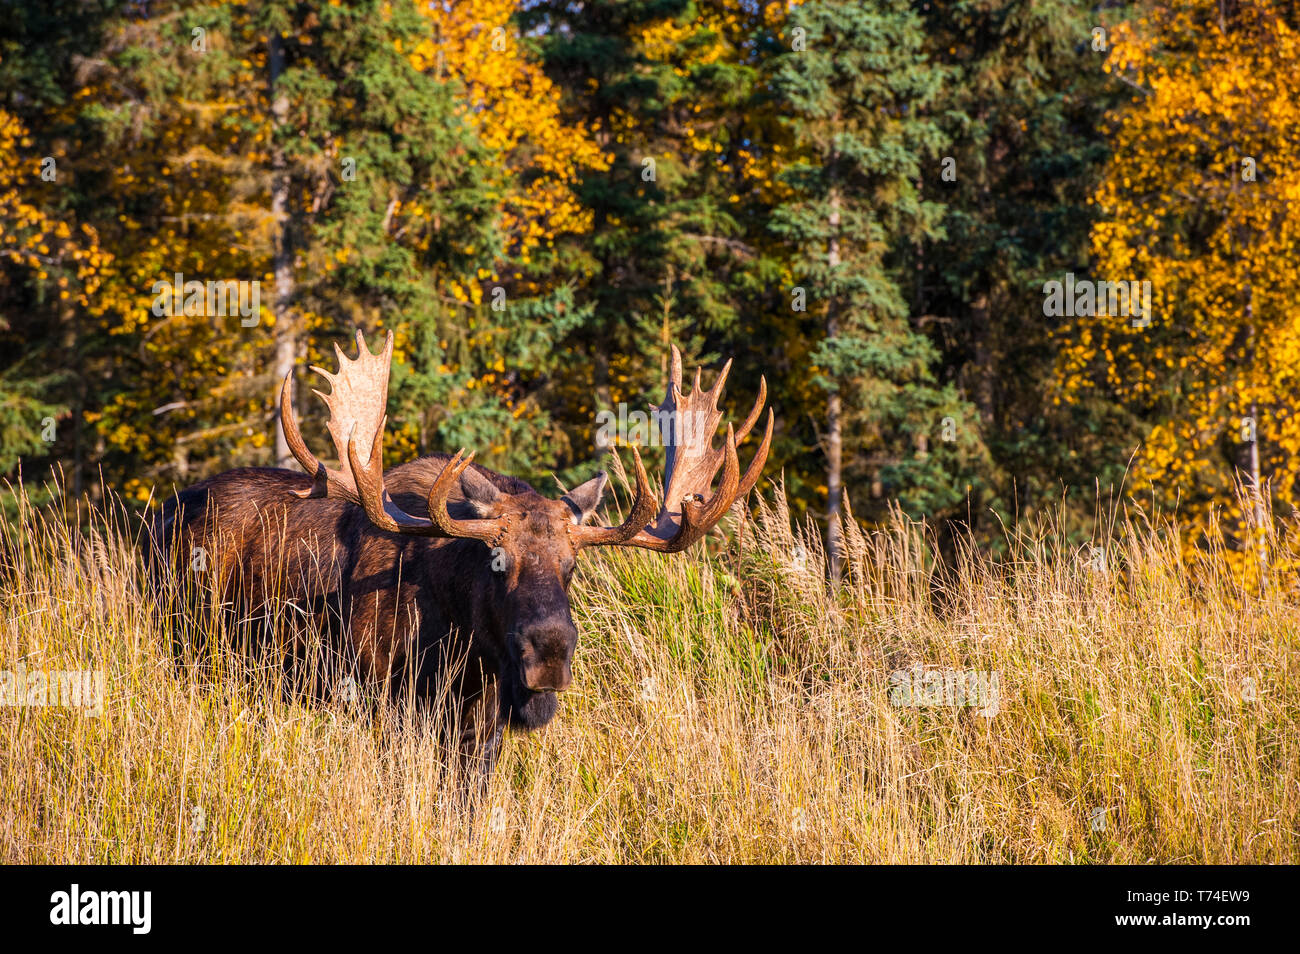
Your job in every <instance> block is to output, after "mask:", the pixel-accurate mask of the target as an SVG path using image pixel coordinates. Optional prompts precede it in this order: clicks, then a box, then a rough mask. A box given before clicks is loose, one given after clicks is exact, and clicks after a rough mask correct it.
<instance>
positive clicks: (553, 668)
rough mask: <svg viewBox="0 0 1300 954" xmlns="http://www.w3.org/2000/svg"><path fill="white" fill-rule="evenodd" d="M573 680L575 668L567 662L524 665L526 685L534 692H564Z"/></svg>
mask: <svg viewBox="0 0 1300 954" xmlns="http://www.w3.org/2000/svg"><path fill="white" fill-rule="evenodd" d="M572 682H573V670H572V669H571V668H570V666H569V664H568V663H567V662H554V663H539V664H537V665H533V666H525V667H524V685H526V686H527V687H528V688H529V689H531V690H533V692H542V691H544V690H550V691H552V692H563V691H564V690H565V689H568V688H569V684H570V683H572Z"/></svg>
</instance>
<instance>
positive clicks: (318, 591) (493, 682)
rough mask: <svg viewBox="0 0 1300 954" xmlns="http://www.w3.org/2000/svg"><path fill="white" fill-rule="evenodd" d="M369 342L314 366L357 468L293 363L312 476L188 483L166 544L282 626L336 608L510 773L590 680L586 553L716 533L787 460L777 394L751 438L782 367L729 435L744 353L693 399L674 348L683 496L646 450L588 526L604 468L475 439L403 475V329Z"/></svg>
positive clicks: (676, 472)
mask: <svg viewBox="0 0 1300 954" xmlns="http://www.w3.org/2000/svg"><path fill="white" fill-rule="evenodd" d="M356 340H357V357H356V358H355V359H349V358H347V357H346V356H345V355H344V354H343V352H342V350H341V349H340V348H339V347H338V346H337V345H335V349H334V350H335V352H336V354H337V355H338V364H339V368H338V371H337V372H336V373H333V374H331V373H330V372H328V371H325V370H323V369H321V368H313V369H312V370H314V371H316V372H317V373H318V374H320V375H322V376H323V377H324V378H325V379H326V380H327V381H328V382H329V383H330V386H331V387H330V393H328V394H324V393H322V392H320V391H317V392H315V393H316V394H318V395H319V396H320V397H321V398H322V399H323V400H324V401H325V403H326V405H327V406H328V409H329V414H330V416H329V420H328V422H327V425H326V426H327V428H328V430H329V433H330V436H331V438H332V440H333V444H334V448H335V450H336V452H337V455H338V458H339V467H338V469H337V470H335V469H331V468H328V467H326V466H325V465H324V464H322V463H321V462H320V461H319V460H318V459H317V458H316V457H315V456H314V455H313V454H312V453H311V451H310V450H308V448H307V445H306V443H305V441H304V440H303V437H302V434H301V432H300V430H299V427H298V423H297V421H296V419H295V417H294V412H293V408H292V405H291V402H290V391H291V388H292V384H293V373H292V372H290V373H289V374H288V375H287V376H286V377H285V380H284V384H283V388H282V391H281V402H280V407H281V423H282V425H283V428H284V434H285V438H286V440H287V443H288V445H289V448H290V449H291V451H292V452H293V455H294V457H295V458H296V459H297V460H298V462H299V463H300V464H301V465H302V466H303V468H304V469H305V470H306V473H299V472H297V471H292V470H284V469H278V468H266V467H253V468H241V469H238V470H232V471H228V472H226V473H222V474H219V475H217V476H214V477H211V478H209V479H207V480H204V481H203V482H201V483H199V484H196V485H194V486H192V487H190V488H188V489H186V490H183V491H181V492H179V493H178V494H176V495H175V496H174V497H172V498H170V499H169V500H167V501H166V502H165V503H164V505H163V507H162V508H161V510H160V512H159V513H158V514H157V516H156V518H155V521H154V534H153V539H154V541H155V552H157V553H161V554H164V555H165V554H167V553H170V554H172V555H173V557H172V559H173V560H174V559H177V558H181V557H183V558H185V559H188V557H189V555H190V554H191V553H192V552H194V551H195V550H196V548H197V549H202V550H203V552H204V553H205V554H210V555H211V560H212V563H213V565H212V566H211V567H210V568H209V569H210V571H212V572H215V574H216V576H215V577H213V579H215V580H217V583H216V585H215V586H214V587H212V589H211V590H210V598H212V599H215V600H216V603H217V605H220V606H221V607H222V608H224V609H225V610H226V611H230V612H232V613H233V614H234V615H235V616H237V617H238V618H239V619H241V620H242V621H244V622H245V623H247V622H249V621H250V620H253V621H260V623H261V624H262V625H263V626H264V627H274V626H275V625H276V624H277V623H283V622H284V620H285V618H286V617H288V616H297V615H299V614H301V615H304V616H306V617H308V618H312V617H314V618H317V619H320V620H324V621H325V626H324V629H325V631H326V634H327V638H328V639H330V640H332V641H333V643H334V647H333V648H334V649H336V650H337V652H336V654H335V655H336V658H340V659H346V660H348V663H347V664H348V665H349V666H350V667H351V671H352V672H355V673H357V674H358V676H359V677H360V678H362V679H364V680H367V681H368V682H369V683H370V684H372V685H377V686H379V687H380V690H381V691H382V692H387V693H389V694H391V695H392V696H393V697H396V696H397V695H398V693H399V692H401V691H406V690H410V691H413V693H414V697H415V698H416V699H417V700H419V701H422V702H424V703H426V704H438V705H439V707H440V708H441V709H442V710H448V709H450V710H453V713H452V714H453V716H454V718H455V723H456V725H457V733H458V737H457V739H456V743H457V745H458V748H459V750H460V752H461V753H462V755H464V756H467V757H469V758H472V759H473V760H474V761H475V763H476V764H478V765H480V766H481V767H482V768H484V769H485V770H489V771H490V769H491V766H492V764H493V763H494V762H495V759H496V755H497V752H498V750H499V747H500V744H501V740H502V737H503V734H504V732H505V730H506V729H507V728H510V729H526V730H527V729H536V728H539V727H541V726H543V725H545V724H546V723H547V722H548V721H549V720H550V719H551V718H552V717H553V716H554V714H555V711H556V706H557V698H556V694H557V693H559V692H561V691H563V690H564V689H566V688H568V686H569V685H570V683H571V682H572V679H573V675H572V669H571V664H572V659H573V652H574V648H575V646H576V644H577V640H578V631H577V628H576V627H575V626H574V622H573V616H572V613H571V612H570V608H569V594H568V591H569V583H570V580H571V579H572V576H573V572H574V568H575V565H576V562H577V557H578V553H579V551H581V550H583V549H584V548H587V547H596V546H630V547H642V548H645V549H648V550H654V551H656V552H659V553H676V552H679V551H681V550H685V549H686V548H687V547H689V546H690V545H691V544H693V543H695V542H696V541H698V540H700V539H701V538H702V537H704V536H705V535H706V534H707V533H708V532H709V531H710V530H711V529H712V528H713V527H714V526H715V525H716V524H717V523H718V521H719V520H721V519H722V517H723V515H724V514H726V513H727V511H728V510H729V509H730V508H731V506H732V504H733V503H734V502H735V501H736V500H737V499H738V498H742V497H743V496H744V495H745V494H747V493H748V492H749V491H750V490H751V489H752V488H753V487H754V485H755V483H756V482H757V481H758V479H759V476H760V474H761V472H762V469H763V465H764V462H765V461H766V460H767V454H768V450H769V447H770V445H771V440H772V426H773V415H772V412H771V410H770V409H769V411H768V415H767V426H766V432H765V433H764V435H763V440H762V443H761V445H760V446H759V448H758V451H757V453H756V454H755V455H754V458H753V460H752V462H751V463H750V465H749V467H748V468H747V469H746V471H745V473H744V474H743V475H742V474H741V473H740V465H739V463H738V460H737V450H736V448H737V444H738V442H740V441H743V440H744V439H745V437H746V436H747V435H748V434H749V432H750V430H751V429H752V428H753V426H754V424H755V423H756V422H757V421H758V418H759V416H760V415H761V413H762V409H763V406H764V404H765V402H766V396H767V383H766V381H765V380H761V381H760V384H759V392H758V398H757V400H756V401H755V403H754V406H753V409H752V410H751V411H750V413H749V415H748V416H747V417H746V419H745V421H744V423H743V424H742V425H741V426H740V427H739V429H734V428H733V427H732V425H731V424H730V423H728V425H727V430H726V438H725V440H724V441H723V443H722V446H721V447H715V446H714V437H715V434H716V432H717V430H718V427H719V424H720V422H721V419H722V416H723V415H722V412H721V411H720V410H719V409H718V405H717V402H718V397H719V395H720V393H721V390H722V387H723V385H724V383H725V381H726V378H727V372H728V371H729V370H730V367H731V362H730V361H728V362H727V363H726V365H724V367H723V368H722V370H721V372H720V373H719V374H718V377H717V380H716V382H715V383H714V384H713V387H712V388H711V389H709V390H707V391H706V390H704V389H702V388H701V386H700V372H699V371H698V370H697V371H696V374H695V382H694V385H693V387H692V390H691V392H690V394H688V395H684V394H683V392H682V359H681V354H680V353H679V352H678V350H677V349H676V348H675V347H674V348H673V351H672V364H671V376H670V380H669V382H668V389H667V396H666V397H665V399H664V403H663V405H661V406H660V407H658V408H655V409H654V412H655V416H656V419H657V420H658V422H659V423H660V427H661V430H662V431H663V433H664V444H665V448H666V456H665V467H664V475H663V484H662V486H663V488H664V499H663V502H662V504H661V503H660V502H659V500H658V499H657V498H656V496H655V493H654V492H653V491H652V489H651V486H650V482H649V480H648V479H647V477H646V472H645V468H644V466H643V465H642V462H641V456H640V454H639V453H638V452H637V449H636V447H635V446H634V447H632V448H631V452H632V461H633V465H634V475H635V482H636V494H635V497H634V499H633V502H632V504H631V511H630V513H629V514H628V516H627V519H626V520H624V521H623V522H622V523H621V524H619V525H618V526H588V521H589V520H590V519H591V518H592V515H593V514H594V513H595V511H596V509H597V507H598V506H599V504H600V501H601V497H602V494H603V492H604V490H605V485H606V479H607V478H606V474H605V473H604V472H603V471H602V472H600V473H598V474H596V476H594V477H592V478H591V479H590V480H588V481H586V482H585V483H583V484H581V485H579V486H577V487H574V488H573V489H572V490H570V491H569V492H568V493H565V494H564V495H563V496H562V497H560V498H559V499H558V500H553V499H549V498H547V497H544V496H542V495H541V494H539V493H538V492H537V491H535V490H534V489H533V488H532V487H530V486H529V485H528V484H527V483H525V482H524V481H522V480H519V479H517V478H514V477H510V476H507V475H504V474H498V473H495V472H493V471H491V470H488V469H486V468H484V467H481V466H479V465H478V464H475V463H473V456H474V455H473V454H472V453H471V454H468V455H466V454H465V453H464V451H463V450H462V451H460V452H458V453H457V454H455V455H453V456H449V455H446V454H434V455H430V456H427V457H421V458H418V459H416V460H413V461H411V462H409V463H406V464H401V465H399V466H396V467H393V468H391V469H390V470H387V471H385V470H384V467H383V462H382V444H383V434H384V425H385V422H386V415H385V405H386V402H387V397H388V374H389V368H390V364H391V359H392V352H393V336H392V333H391V332H389V334H388V337H387V340H386V342H385V344H384V348H383V350H382V351H381V352H380V353H379V354H378V355H375V354H372V353H371V352H370V350H369V348H368V347H367V346H366V343H365V339H364V337H363V335H362V333H361V332H360V331H357V334H356ZM719 470H721V472H722V476H721V480H720V483H719V484H718V486H717V489H716V490H713V489H712V485H713V482H714V480H715V478H716V477H717V475H718V472H719ZM160 565H165V561H163V562H162V563H160ZM209 605H213V604H209ZM453 663H454V664H453ZM449 673H454V675H450V676H449ZM438 700H442V702H440V703H439V702H437V701H438ZM447 700H452V702H451V703H450V704H448V703H447ZM484 774H486V772H485V773H484Z"/></svg>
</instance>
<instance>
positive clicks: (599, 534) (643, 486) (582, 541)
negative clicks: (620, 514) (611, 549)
mask: <svg viewBox="0 0 1300 954" xmlns="http://www.w3.org/2000/svg"><path fill="white" fill-rule="evenodd" d="M614 454H615V456H617V454H618V452H617V451H615V452H614ZM632 463H633V464H634V465H635V467H634V470H635V473H636V498H635V499H634V500H633V501H632V511H631V513H629V514H628V515H627V519H626V520H624V521H623V522H622V523H621V524H619V525H618V526H617V527H582V526H575V527H570V528H569V537H570V539H572V540H573V545H574V546H575V547H578V548H581V547H598V546H618V545H620V544H624V543H627V542H628V541H629V540H631V539H632V538H633V537H635V536H636V535H637V534H638V533H640V532H641V531H642V529H643V528H644V527H645V525H646V524H647V523H649V522H650V521H651V520H653V519H654V515H655V512H656V511H657V510H658V509H659V501H658V500H657V499H656V498H655V495H654V491H653V490H651V489H650V478H649V477H647V476H646V472H645V465H644V464H643V463H641V454H640V452H638V451H637V449H636V445H635V444H634V445H632Z"/></svg>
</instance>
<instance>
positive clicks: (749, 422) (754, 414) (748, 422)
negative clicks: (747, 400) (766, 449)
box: [736, 377, 772, 443]
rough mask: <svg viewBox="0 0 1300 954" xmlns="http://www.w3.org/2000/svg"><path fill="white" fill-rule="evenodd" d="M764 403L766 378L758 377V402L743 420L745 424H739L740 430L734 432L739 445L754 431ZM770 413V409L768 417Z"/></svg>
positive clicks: (765, 401)
mask: <svg viewBox="0 0 1300 954" xmlns="http://www.w3.org/2000/svg"><path fill="white" fill-rule="evenodd" d="M766 403H767V378H766V377H760V378H759V379H758V400H756V401H755V402H754V406H753V407H752V408H751V409H750V411H749V416H748V417H746V418H745V423H744V424H741V425H740V428H739V429H738V430H737V431H736V443H740V442H741V441H743V440H744V439H745V438H746V437H748V436H749V432H750V431H751V430H753V429H754V424H755V423H757V421H758V416H759V415H760V414H762V413H763V405H764V404H766ZM771 413H772V412H771V409H769V410H768V414H769V416H770V415H771Z"/></svg>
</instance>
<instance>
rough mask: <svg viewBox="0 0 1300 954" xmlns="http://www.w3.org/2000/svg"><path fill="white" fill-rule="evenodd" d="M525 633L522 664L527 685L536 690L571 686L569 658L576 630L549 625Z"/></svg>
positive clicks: (521, 650)
mask: <svg viewBox="0 0 1300 954" xmlns="http://www.w3.org/2000/svg"><path fill="white" fill-rule="evenodd" d="M522 636H523V638H522V639H521V640H520V652H519V663H520V669H521V674H522V676H523V679H524V685H525V686H527V687H528V688H529V689H531V690H533V691H534V692H540V691H542V690H552V691H554V692H563V691H564V690H565V689H568V688H569V685H570V684H571V683H572V682H573V669H572V666H571V665H570V657H571V654H572V652H573V644H574V643H576V642H577V636H578V634H577V632H576V631H574V630H573V629H572V628H570V627H554V628H549V627H548V628H545V629H537V630H533V631H526V632H524V633H523V634H522Z"/></svg>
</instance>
